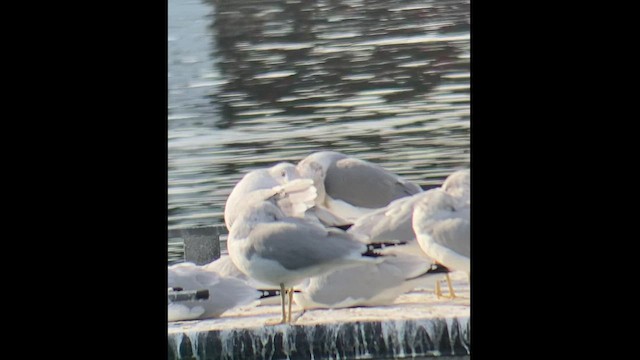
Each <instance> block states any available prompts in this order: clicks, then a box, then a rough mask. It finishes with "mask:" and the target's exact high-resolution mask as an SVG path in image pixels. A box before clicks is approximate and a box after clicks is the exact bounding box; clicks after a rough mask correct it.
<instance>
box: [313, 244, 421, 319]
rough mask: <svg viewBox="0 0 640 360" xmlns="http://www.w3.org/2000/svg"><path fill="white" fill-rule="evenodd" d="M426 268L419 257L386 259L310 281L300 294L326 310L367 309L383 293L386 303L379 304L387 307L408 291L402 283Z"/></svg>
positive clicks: (409, 285)
mask: <svg viewBox="0 0 640 360" xmlns="http://www.w3.org/2000/svg"><path fill="white" fill-rule="evenodd" d="M429 265H430V264H429V262H428V261H426V260H425V259H424V258H420V257H413V256H398V257H389V258H385V260H384V262H382V263H380V264H365V265H359V266H356V267H351V268H349V269H345V270H337V271H334V272H331V273H329V274H326V275H321V276H315V277H312V278H311V279H310V281H309V283H308V284H307V286H305V287H304V288H302V292H303V293H304V295H303V296H305V297H307V298H309V299H310V300H311V301H313V302H315V303H319V304H323V305H326V306H328V307H333V306H336V305H338V304H340V303H343V304H344V303H347V304H349V305H350V306H351V305H367V304H368V302H369V301H370V300H371V299H373V298H374V297H376V296H379V295H380V294H381V293H383V292H387V295H386V296H385V297H386V301H382V302H383V303H384V302H388V303H391V302H392V301H393V300H394V299H395V297H396V296H399V295H400V294H402V293H403V292H404V291H407V290H409V289H411V288H412V284H406V281H405V279H406V278H407V277H410V276H415V275H419V274H422V273H424V272H425V271H427V269H428V268H429ZM407 285H408V286H407Z"/></svg>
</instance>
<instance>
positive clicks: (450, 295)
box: [447, 273, 456, 299]
mask: <svg viewBox="0 0 640 360" xmlns="http://www.w3.org/2000/svg"><path fill="white" fill-rule="evenodd" d="M447 285H448V286H449V298H450V299H455V298H456V293H455V292H453V285H451V278H450V277H449V273H447Z"/></svg>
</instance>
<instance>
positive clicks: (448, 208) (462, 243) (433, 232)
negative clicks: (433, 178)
mask: <svg viewBox="0 0 640 360" xmlns="http://www.w3.org/2000/svg"><path fill="white" fill-rule="evenodd" d="M428 193H429V194H427V196H426V197H425V198H424V199H423V201H420V202H418V203H417V204H416V206H415V209H414V212H413V219H412V226H413V229H414V232H415V234H416V240H417V242H418V244H419V245H420V248H421V249H422V251H424V253H425V254H427V255H428V256H429V257H430V258H432V259H434V260H435V261H437V262H438V263H440V264H443V265H444V266H446V267H448V268H450V269H451V270H454V271H464V272H466V273H467V278H468V279H469V278H470V275H471V216H470V215H471V208H470V200H469V201H466V200H465V199H464V197H463V198H460V197H456V196H453V195H451V194H449V193H448V192H446V191H444V190H442V189H434V190H431V191H429V192H428ZM449 286H451V285H450V284H449ZM452 290H453V289H452V288H451V287H450V289H449V291H450V292H451V291H452ZM451 295H452V296H453V297H455V294H453V293H451Z"/></svg>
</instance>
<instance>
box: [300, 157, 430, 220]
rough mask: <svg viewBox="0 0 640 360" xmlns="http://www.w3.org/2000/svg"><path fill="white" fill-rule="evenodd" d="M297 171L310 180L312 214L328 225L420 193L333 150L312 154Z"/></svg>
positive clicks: (379, 169)
mask: <svg viewBox="0 0 640 360" xmlns="http://www.w3.org/2000/svg"><path fill="white" fill-rule="evenodd" d="M296 169H297V171H298V173H299V175H300V176H302V177H304V178H308V179H312V180H313V183H314V186H315V188H316V190H317V197H316V199H315V204H316V206H315V208H314V209H313V210H312V211H314V212H315V213H316V216H317V217H318V218H319V219H320V220H321V221H322V222H323V223H325V224H326V225H328V226H341V225H348V224H352V223H353V222H354V221H355V220H356V219H358V218H359V217H361V216H363V215H365V214H368V213H370V212H372V211H374V210H375V209H379V208H383V207H385V206H387V205H388V204H389V203H390V202H392V201H393V200H396V199H399V198H402V197H406V196H411V195H413V194H416V193H419V192H421V191H422V189H421V188H420V187H419V186H418V185H416V184H414V183H411V182H409V181H407V180H404V179H402V178H401V177H400V176H398V175H396V174H394V173H392V172H390V171H388V170H385V169H384V168H382V167H381V166H379V165H376V164H374V163H371V162H368V161H364V160H360V159H357V158H354V157H351V156H348V155H345V154H342V153H339V152H334V151H320V152H315V153H313V154H311V155H309V156H307V157H306V158H304V159H302V160H301V161H300V162H299V163H298V164H297V165H296Z"/></svg>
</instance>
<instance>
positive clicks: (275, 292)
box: [257, 289, 300, 299]
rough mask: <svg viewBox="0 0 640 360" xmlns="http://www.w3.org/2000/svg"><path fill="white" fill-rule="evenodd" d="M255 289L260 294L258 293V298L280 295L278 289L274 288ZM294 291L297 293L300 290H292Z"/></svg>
mask: <svg viewBox="0 0 640 360" xmlns="http://www.w3.org/2000/svg"><path fill="white" fill-rule="evenodd" d="M257 291H258V292H259V293H260V294H262V295H260V299H266V298H270V297H274V296H280V290H276V289H257ZM293 292H294V293H299V292H300V290H293Z"/></svg>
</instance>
